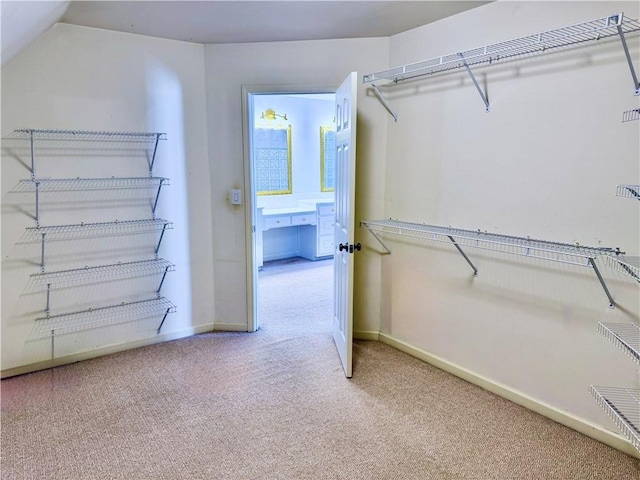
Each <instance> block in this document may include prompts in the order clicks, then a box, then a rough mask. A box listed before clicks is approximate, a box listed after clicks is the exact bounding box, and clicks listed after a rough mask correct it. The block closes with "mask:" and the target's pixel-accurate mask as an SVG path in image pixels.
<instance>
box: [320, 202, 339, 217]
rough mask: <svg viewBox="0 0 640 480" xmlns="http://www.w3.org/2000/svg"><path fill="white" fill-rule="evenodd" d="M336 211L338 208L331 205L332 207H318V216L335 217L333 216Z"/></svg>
mask: <svg viewBox="0 0 640 480" xmlns="http://www.w3.org/2000/svg"><path fill="white" fill-rule="evenodd" d="M335 211H336V207H335V206H334V205H333V204H331V205H318V215H331V216H333V214H334V213H335Z"/></svg>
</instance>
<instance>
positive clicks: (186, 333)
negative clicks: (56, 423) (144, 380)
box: [0, 323, 246, 378]
mask: <svg viewBox="0 0 640 480" xmlns="http://www.w3.org/2000/svg"><path fill="white" fill-rule="evenodd" d="M214 327H217V325H214V324H213V323H208V324H206V325H200V326H197V327H192V328H187V329H184V330H180V331H177V332H170V333H164V334H162V335H155V336H153V337H148V338H143V339H140V340H134V341H133V342H126V343H119V344H117V345H109V346H106V347H101V348H96V349H92V350H88V351H86V352H79V353H74V354H71V355H66V356H64V357H58V358H54V359H53V360H45V361H43V362H36V363H30V364H28V365H22V366H20V367H15V368H8V369H6V370H2V371H1V372H0V377H1V378H8V377H14V376H16V375H24V374H25V373H32V372H37V371H39V370H46V369H48V368H53V367H60V366H62V365H68V364H70V363H76V362H81V361H83V360H90V359H92V358H98V357H102V356H104V355H111V354H113V353H119V352H124V351H126V350H133V349H134V348H140V347H147V346H149V345H155V344H156V343H163V342H168V341H170V340H177V339H179V338H186V337H191V336H193V335H197V334H199V333H206V332H211V331H213V330H214V329H215V328H214ZM245 330H246V327H245Z"/></svg>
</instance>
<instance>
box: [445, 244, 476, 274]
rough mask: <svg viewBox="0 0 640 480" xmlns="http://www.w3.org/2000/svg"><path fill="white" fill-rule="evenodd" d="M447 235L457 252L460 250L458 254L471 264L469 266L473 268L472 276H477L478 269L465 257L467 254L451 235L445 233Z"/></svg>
mask: <svg viewBox="0 0 640 480" xmlns="http://www.w3.org/2000/svg"><path fill="white" fill-rule="evenodd" d="M447 237H449V240H451V243H453V245H454V246H455V247H456V248H457V249H458V252H460V255H462V256H463V257H464V259H465V260H466V261H467V263H468V264H469V265H470V266H471V268H473V276H474V277H477V276H478V269H477V268H476V266H475V265H474V264H473V263H472V262H471V260H469V257H467V254H466V253H464V250H462V248H460V245H458V242H456V241H455V239H454V238H453V237H452V236H451V235H447Z"/></svg>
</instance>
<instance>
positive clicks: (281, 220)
mask: <svg viewBox="0 0 640 480" xmlns="http://www.w3.org/2000/svg"><path fill="white" fill-rule="evenodd" d="M290 226H291V216H290V215H278V216H269V217H264V229H265V230H269V229H270V228H280V227H290Z"/></svg>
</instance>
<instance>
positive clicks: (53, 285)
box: [29, 258, 175, 292]
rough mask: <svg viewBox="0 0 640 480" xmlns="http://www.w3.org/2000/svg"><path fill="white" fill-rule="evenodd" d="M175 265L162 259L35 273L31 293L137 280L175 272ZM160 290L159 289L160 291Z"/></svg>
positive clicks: (32, 278) (31, 282)
mask: <svg viewBox="0 0 640 480" xmlns="http://www.w3.org/2000/svg"><path fill="white" fill-rule="evenodd" d="M174 270H175V265H174V264H172V263H171V262H169V261H167V260H164V259H162V258H158V259H151V260H141V261H136V262H123V263H114V264H111V265H100V266H96V267H89V266H87V267H84V268H74V269H69V270H58V271H52V272H41V273H34V274H32V275H31V277H30V288H29V290H30V291H33V292H44V291H49V290H55V289H61V288H68V287H75V286H78V285H85V284H87V283H90V282H92V281H98V280H100V281H102V280H106V281H111V280H120V279H126V278H135V277H138V276H143V275H153V274H166V273H167V272H173V271H174ZM159 290H160V289H158V291H159Z"/></svg>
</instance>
